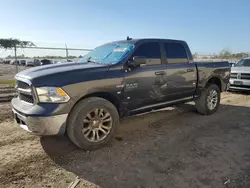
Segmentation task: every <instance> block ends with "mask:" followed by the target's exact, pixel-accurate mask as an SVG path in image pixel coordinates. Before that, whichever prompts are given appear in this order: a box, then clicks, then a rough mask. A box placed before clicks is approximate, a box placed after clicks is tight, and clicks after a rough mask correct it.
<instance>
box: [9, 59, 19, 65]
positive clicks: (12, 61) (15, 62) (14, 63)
mask: <svg viewBox="0 0 250 188" xmlns="http://www.w3.org/2000/svg"><path fill="white" fill-rule="evenodd" d="M10 65H19V60H17V61H16V60H11V61H10Z"/></svg>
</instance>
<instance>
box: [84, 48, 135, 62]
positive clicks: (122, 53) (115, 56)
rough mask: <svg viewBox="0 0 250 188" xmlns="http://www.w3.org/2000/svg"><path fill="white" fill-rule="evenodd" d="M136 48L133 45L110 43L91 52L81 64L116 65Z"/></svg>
mask: <svg viewBox="0 0 250 188" xmlns="http://www.w3.org/2000/svg"><path fill="white" fill-rule="evenodd" d="M133 48H134V45H133V44H126V43H110V44H105V45H102V46H99V47H97V48H95V49H94V50H93V51H91V52H89V53H88V54H86V55H85V56H83V58H82V59H80V60H79V63H88V62H91V63H99V64H116V63H118V62H119V61H121V60H122V59H124V58H126V57H127V56H128V54H129V52H131V51H132V50H133Z"/></svg>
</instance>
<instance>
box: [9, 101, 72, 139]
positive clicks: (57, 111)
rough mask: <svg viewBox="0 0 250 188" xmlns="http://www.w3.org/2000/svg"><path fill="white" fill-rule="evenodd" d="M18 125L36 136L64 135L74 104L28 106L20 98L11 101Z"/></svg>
mask: <svg viewBox="0 0 250 188" xmlns="http://www.w3.org/2000/svg"><path fill="white" fill-rule="evenodd" d="M11 104H12V111H13V114H14V118H15V121H16V123H17V124H19V125H20V127H21V128H23V129H24V130H26V131H28V132H30V133H33V134H36V135H63V134H64V133H65V129H66V121H67V117H68V113H69V111H70V109H71V106H72V103H71V102H69V103H65V104H40V105H38V104H34V105H31V104H26V103H24V102H22V101H20V100H19V99H18V98H13V99H12V101H11Z"/></svg>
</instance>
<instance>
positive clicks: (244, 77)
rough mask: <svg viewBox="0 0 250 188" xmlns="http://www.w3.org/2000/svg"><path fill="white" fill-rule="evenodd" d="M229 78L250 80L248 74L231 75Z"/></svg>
mask: <svg viewBox="0 0 250 188" xmlns="http://www.w3.org/2000/svg"><path fill="white" fill-rule="evenodd" d="M230 78H233V79H238V80H250V74H248V73H231V75H230Z"/></svg>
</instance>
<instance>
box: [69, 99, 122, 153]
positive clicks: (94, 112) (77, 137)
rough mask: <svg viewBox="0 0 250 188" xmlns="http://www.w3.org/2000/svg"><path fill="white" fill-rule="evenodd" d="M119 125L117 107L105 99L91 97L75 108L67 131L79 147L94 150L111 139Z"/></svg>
mask: <svg viewBox="0 0 250 188" xmlns="http://www.w3.org/2000/svg"><path fill="white" fill-rule="evenodd" d="M118 125H119V114H118V112H117V109H116V107H115V106H114V105H113V104H112V103H110V102H109V101H107V100H105V99H102V98H98V97H90V98H87V99H84V100H82V101H80V102H78V103H77V104H76V106H75V107H74V108H73V110H72V112H71V113H70V115H69V118H68V122H67V133H68V136H69V138H70V139H71V140H72V141H73V142H74V143H75V144H76V145H77V146H78V147H80V148H82V149H85V150H93V149H97V148H99V147H102V146H104V145H106V144H107V143H108V142H109V141H111V140H112V139H113V137H114V136H115V133H116V130H117V128H118Z"/></svg>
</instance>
